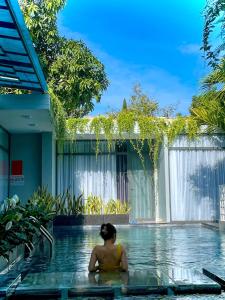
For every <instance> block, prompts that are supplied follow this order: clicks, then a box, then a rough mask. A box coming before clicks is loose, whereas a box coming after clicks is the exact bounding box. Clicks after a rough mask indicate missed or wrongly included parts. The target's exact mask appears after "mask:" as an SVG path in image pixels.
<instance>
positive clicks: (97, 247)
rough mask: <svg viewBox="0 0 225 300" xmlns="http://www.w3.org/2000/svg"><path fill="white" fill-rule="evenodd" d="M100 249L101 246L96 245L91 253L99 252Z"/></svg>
mask: <svg viewBox="0 0 225 300" xmlns="http://www.w3.org/2000/svg"><path fill="white" fill-rule="evenodd" d="M102 247H103V246H101V245H96V246H95V247H94V249H93V251H95V252H98V251H99V250H100V251H101V249H102Z"/></svg>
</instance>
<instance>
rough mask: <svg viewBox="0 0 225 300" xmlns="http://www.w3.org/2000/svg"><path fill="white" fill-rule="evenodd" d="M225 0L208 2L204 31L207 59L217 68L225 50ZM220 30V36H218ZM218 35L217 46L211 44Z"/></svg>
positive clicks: (204, 46)
mask: <svg viewBox="0 0 225 300" xmlns="http://www.w3.org/2000/svg"><path fill="white" fill-rule="evenodd" d="M224 12H225V0H207V4H206V6H205V11H204V15H205V24H204V29H203V46H202V49H203V50H204V51H205V53H206V59H207V60H208V62H209V65H210V66H211V67H213V68H216V67H217V66H218V64H219V62H220V58H219V57H221V53H223V54H224V50H225V34H224V23H225V14H224ZM218 30H220V34H218ZM215 34H216V40H214V42H216V43H215V44H216V46H213V45H212V44H211V42H212V38H213V36H214V35H215Z"/></svg>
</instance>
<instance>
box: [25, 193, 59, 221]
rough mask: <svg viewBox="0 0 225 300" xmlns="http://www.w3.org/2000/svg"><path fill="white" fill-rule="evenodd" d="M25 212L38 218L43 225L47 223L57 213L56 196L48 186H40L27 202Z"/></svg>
mask: <svg viewBox="0 0 225 300" xmlns="http://www.w3.org/2000/svg"><path fill="white" fill-rule="evenodd" d="M24 214H25V215H26V216H27V217H29V216H33V217H35V218H36V219H38V220H39V221H40V222H41V224H42V225H46V224H47V223H48V222H49V221H50V220H52V219H53V218H54V216H55V215H56V209H55V198H54V197H53V196H52V195H51V194H50V193H49V192H48V190H47V188H46V187H39V188H38V189H37V191H35V192H34V193H33V195H32V196H31V197H30V198H29V199H28V201H27V203H26V204H25V212H24Z"/></svg>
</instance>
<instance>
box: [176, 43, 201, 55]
mask: <svg viewBox="0 0 225 300" xmlns="http://www.w3.org/2000/svg"><path fill="white" fill-rule="evenodd" d="M200 48H201V46H200V45H199V44H182V45H180V46H179V47H178V49H179V51H180V52H181V53H183V54H200V53H201V50H200Z"/></svg>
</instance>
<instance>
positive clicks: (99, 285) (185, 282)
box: [9, 267, 221, 300]
mask: <svg viewBox="0 0 225 300" xmlns="http://www.w3.org/2000/svg"><path fill="white" fill-rule="evenodd" d="M220 293H221V286H220V285H219V284H218V283H216V282H215V281H213V280H211V279H210V278H208V277H207V276H204V275H203V274H201V273H199V272H195V271H192V270H187V269H183V268H174V267H170V268H169V269H166V268H158V269H150V270H148V271H130V273H129V275H128V274H127V273H117V274H115V273H114V274H108V273H105V274H96V273H94V274H88V273H86V274H84V273H79V272H75V273H74V272H52V273H47V272H46V273H45V272H43V273H29V274H28V275H27V276H26V277H25V278H24V279H23V280H22V282H21V283H20V284H19V285H18V287H17V288H16V290H15V293H14V295H12V296H11V297H10V298H9V299H15V300H16V299H31V295H32V299H33V298H34V299H47V298H51V297H55V298H59V299H70V297H78V296H87V297H88V296H89V297H99V299H100V297H104V298H105V297H107V298H109V299H111V298H114V297H119V296H130V295H183V294H220ZM29 297H30V298H29Z"/></svg>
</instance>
